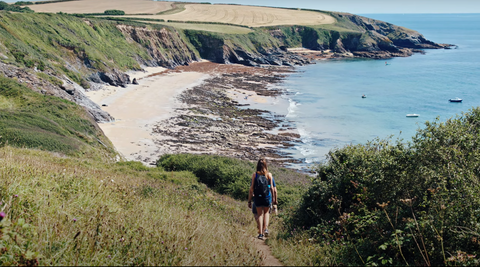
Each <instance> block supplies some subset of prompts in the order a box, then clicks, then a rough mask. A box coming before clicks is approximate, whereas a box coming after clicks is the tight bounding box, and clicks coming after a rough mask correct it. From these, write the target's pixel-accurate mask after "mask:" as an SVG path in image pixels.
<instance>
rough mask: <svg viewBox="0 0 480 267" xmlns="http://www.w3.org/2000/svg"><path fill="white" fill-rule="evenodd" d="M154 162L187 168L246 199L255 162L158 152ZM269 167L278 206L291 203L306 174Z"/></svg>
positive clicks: (298, 194)
mask: <svg viewBox="0 0 480 267" xmlns="http://www.w3.org/2000/svg"><path fill="white" fill-rule="evenodd" d="M157 166H159V167H162V168H163V169H165V170H166V171H190V172H192V173H193V174H195V175H196V176H197V177H198V179H199V181H200V182H202V183H204V184H206V185H207V186H208V187H209V188H212V189H213V190H215V191H216V192H218V193H221V194H225V195H229V196H232V197H233V198H236V199H238V200H246V199H247V198H248V190H249V184H250V182H251V180H252V173H253V172H254V171H255V166H256V165H255V164H254V163H252V162H249V161H245V160H239V159H234V158H228V157H221V156H216V155H192V154H176V155H163V156H161V157H160V159H159V160H158V161H157ZM269 171H270V172H271V173H272V174H273V177H274V179H275V183H276V184H278V186H277V188H278V194H281V195H282V197H281V198H280V199H279V200H278V201H279V203H278V204H279V207H280V208H287V207H291V206H293V205H295V204H296V202H297V201H298V200H299V199H300V197H301V195H302V193H303V191H304V190H305V189H306V187H307V185H308V184H309V183H310V179H309V178H308V176H307V175H305V174H301V173H298V172H296V171H293V170H289V169H286V168H282V167H277V166H270V167H269Z"/></svg>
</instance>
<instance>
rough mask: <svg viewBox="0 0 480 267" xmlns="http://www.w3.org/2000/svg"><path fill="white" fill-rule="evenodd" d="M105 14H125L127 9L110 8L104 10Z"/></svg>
mask: <svg viewBox="0 0 480 267" xmlns="http://www.w3.org/2000/svg"><path fill="white" fill-rule="evenodd" d="M103 14H105V15H119V16H121V15H125V11H122V10H116V9H110V10H105V11H104V12H103Z"/></svg>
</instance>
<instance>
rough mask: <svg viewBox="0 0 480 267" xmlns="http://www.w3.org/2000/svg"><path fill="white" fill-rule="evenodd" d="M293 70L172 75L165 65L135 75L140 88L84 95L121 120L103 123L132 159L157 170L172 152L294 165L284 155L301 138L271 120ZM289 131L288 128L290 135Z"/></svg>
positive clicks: (193, 69)
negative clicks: (280, 150) (280, 87)
mask: <svg viewBox="0 0 480 267" xmlns="http://www.w3.org/2000/svg"><path fill="white" fill-rule="evenodd" d="M288 70H289V69H282V68H280V69H274V70H273V69H264V68H254V67H247V66H243V65H233V64H232V65H223V64H216V63H211V62H206V61H204V62H195V63H191V64H189V66H180V67H177V68H175V69H173V70H171V69H165V68H161V67H157V68H144V71H137V72H129V73H127V74H129V76H130V79H132V80H133V78H135V79H136V80H137V81H138V83H139V84H138V85H134V84H129V85H128V86H127V87H126V88H122V87H114V86H104V87H103V88H102V89H100V90H98V91H89V92H87V93H86V95H87V96H88V97H89V98H90V99H91V100H92V101H94V102H95V103H97V104H98V105H100V106H101V107H102V109H103V110H105V111H106V112H108V113H110V115H112V116H113V117H114V118H115V121H114V122H110V123H101V124H99V125H100V127H101V129H102V130H103V131H104V133H105V135H106V136H107V137H108V138H109V139H110V140H111V141H112V143H113V145H114V146H115V148H116V149H117V151H118V152H119V153H120V154H121V155H122V156H123V157H124V158H125V159H126V160H136V161H141V162H143V163H144V164H147V165H149V164H150V165H151V164H154V163H155V161H156V160H157V159H158V158H159V157H160V156H161V155H162V154H166V153H200V154H218V155H227V156H233V157H237V158H243V159H250V160H252V159H256V158H258V157H260V156H265V157H267V158H270V159H272V160H274V159H276V160H278V161H282V162H286V161H290V160H291V159H289V158H288V157H285V155H281V154H279V153H278V148H279V147H289V146H291V142H292V141H294V140H295V139H296V138H298V135H297V134H296V133H295V132H292V131H291V129H290V128H288V126H284V127H283V129H282V127H280V126H281V125H283V124H285V121H282V120H276V119H271V118H270V119H269V118H265V117H264V114H266V113H268V112H269V111H268V110H257V109H255V108H252V107H251V106H255V105H254V104H265V103H272V101H273V99H275V97H277V96H279V95H281V94H282V93H283V92H282V91H281V90H278V89H272V88H271V85H272V84H276V83H279V82H280V81H281V80H282V79H283V78H282V77H283V76H282V75H283V74H282V73H283V72H284V71H287V72H288ZM287 128H288V129H287Z"/></svg>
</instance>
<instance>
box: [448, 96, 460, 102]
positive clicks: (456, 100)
mask: <svg viewBox="0 0 480 267" xmlns="http://www.w3.org/2000/svg"><path fill="white" fill-rule="evenodd" d="M448 101H450V102H456V103H460V102H462V101H463V99H460V98H458V97H455V98H452V99H449V100H448Z"/></svg>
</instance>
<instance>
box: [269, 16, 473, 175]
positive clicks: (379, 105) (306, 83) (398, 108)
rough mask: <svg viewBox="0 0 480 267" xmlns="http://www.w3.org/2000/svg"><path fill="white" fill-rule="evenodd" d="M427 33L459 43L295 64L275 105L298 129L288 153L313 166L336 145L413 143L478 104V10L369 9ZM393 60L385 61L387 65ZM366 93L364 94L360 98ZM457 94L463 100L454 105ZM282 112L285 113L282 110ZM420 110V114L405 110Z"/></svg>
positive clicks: (428, 37)
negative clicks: (428, 126)
mask: <svg viewBox="0 0 480 267" xmlns="http://www.w3.org/2000/svg"><path fill="white" fill-rule="evenodd" d="M365 16H368V17H372V18H374V19H378V20H383V21H389V22H392V23H394V24H396V25H400V26H404V27H407V28H410V29H413V30H417V31H419V32H422V33H423V34H424V36H425V37H426V38H427V39H429V40H434V41H436V42H440V43H450V44H455V45H456V46H457V47H454V48H452V49H448V50H430V49H427V50H425V54H419V53H417V54H415V55H413V56H411V57H406V58H392V59H388V60H369V59H331V60H320V61H317V64H315V65H308V66H303V67H298V68H297V70H298V72H295V73H293V74H291V75H288V76H287V78H286V80H285V83H284V84H283V85H284V87H285V89H286V90H287V91H288V92H289V93H288V94H287V95H285V96H284V97H283V98H284V100H285V101H286V102H288V103H289V104H288V106H285V107H283V108H276V110H279V112H280V114H283V115H286V120H288V121H291V122H292V124H293V125H295V127H296V128H298V130H299V133H300V135H301V140H302V142H301V143H298V144H296V145H295V147H294V148H289V149H287V150H285V152H287V153H291V155H292V156H293V157H294V158H296V159H300V160H301V161H304V162H305V163H306V165H307V166H308V165H309V164H310V163H313V162H320V161H322V160H324V159H325V154H326V153H328V151H330V150H331V149H334V148H337V147H338V148H339V147H343V146H345V145H348V144H364V143H366V142H367V141H370V140H373V139H375V138H377V137H378V138H381V139H383V138H388V137H389V136H391V135H393V138H394V139H396V138H402V139H404V141H405V142H407V141H409V140H411V137H412V136H413V135H415V132H416V130H417V129H418V128H423V125H424V123H425V121H434V120H435V119H436V118H437V117H439V118H440V121H445V120H446V119H448V118H450V117H454V116H456V114H458V115H460V114H461V113H462V112H466V111H468V110H469V109H470V108H472V107H476V106H478V104H479V103H480V93H479V91H478V85H479V84H480V77H479V76H478V73H479V72H480V65H479V64H478V62H480V51H479V50H480V49H479V45H480V38H479V36H480V30H479V29H478V28H475V27H473V26H472V25H478V23H480V15H479V14H428V15H426V14H421V15H419V14H405V15H403V14H369V15H365ZM386 61H387V62H388V65H386V64H385V62H386ZM363 94H365V95H366V96H367V98H365V99H362V98H361V96H362V95H363ZM455 97H460V98H462V99H463V103H449V102H448V100H449V99H450V98H455ZM282 110H283V111H282ZM408 113H417V114H419V115H420V116H419V117H418V118H407V117H406V114H408Z"/></svg>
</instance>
